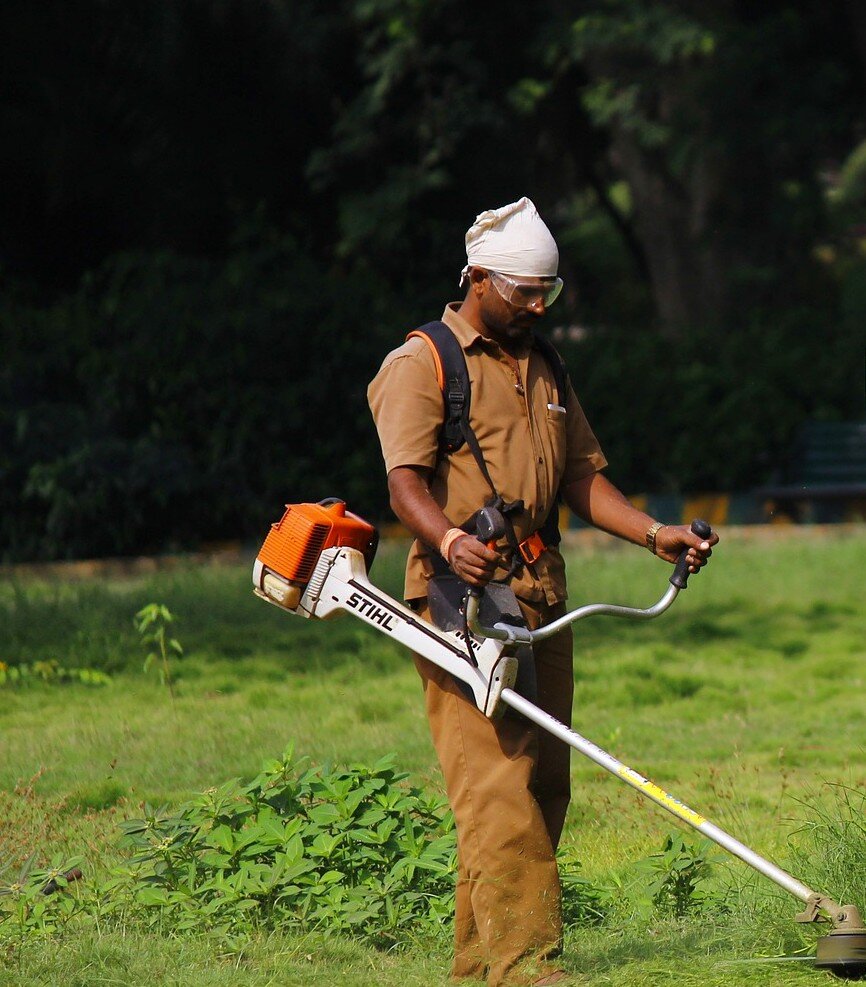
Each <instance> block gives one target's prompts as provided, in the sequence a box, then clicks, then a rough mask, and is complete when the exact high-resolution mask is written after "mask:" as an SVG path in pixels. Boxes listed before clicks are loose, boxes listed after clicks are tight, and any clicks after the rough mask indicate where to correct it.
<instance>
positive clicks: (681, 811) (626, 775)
mask: <svg viewBox="0 0 866 987" xmlns="http://www.w3.org/2000/svg"><path fill="white" fill-rule="evenodd" d="M617 774H618V775H619V776H620V778H622V779H623V780H625V781H627V782H628V783H629V784H630V785H632V786H634V787H635V788H637V789H638V790H639V791H641V792H643V793H644V794H645V795H649V797H650V798H651V799H654V800H655V801H656V802H658V804H659V805H663V806H664V807H665V808H666V809H667V810H668V811H670V812H672V813H673V814H674V815H675V816H679V817H680V819H684V820H685V821H686V822H687V823H691V824H692V826H703V824H704V823H705V822H706V819H704V817H703V816H702V815H699V814H698V813H697V812H695V811H694V809H690V808H689V807H688V806H687V805H684V804H683V803H682V802H680V800H679V799H675V798H674V797H673V795H668V793H667V792H666V791H665V790H664V789H662V788H659V786H658V785H656V784H654V783H653V782H651V781H650V780H649V779H648V778H644V776H643V775H639V774H638V773H637V771H634V770H633V769H632V768H627V767H626V766H625V765H624V764H623V765H621V766H620V767H619V769H618V770H617Z"/></svg>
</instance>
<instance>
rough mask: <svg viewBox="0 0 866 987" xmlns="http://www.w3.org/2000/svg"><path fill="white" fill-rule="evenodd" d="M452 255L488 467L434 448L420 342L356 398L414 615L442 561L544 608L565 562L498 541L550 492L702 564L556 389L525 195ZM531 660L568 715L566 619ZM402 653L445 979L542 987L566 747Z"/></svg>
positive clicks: (544, 279) (538, 254) (438, 400)
mask: <svg viewBox="0 0 866 987" xmlns="http://www.w3.org/2000/svg"><path fill="white" fill-rule="evenodd" d="M466 250H467V265H466V267H465V268H464V270H463V273H462V276H461V286H464V285H465V287H466V295H465V297H464V299H463V301H462V302H454V303H451V304H449V305H448V306H447V308H446V309H445V313H444V315H443V316H442V321H443V322H444V323H445V324H446V325H447V326H448V327H449V329H450V330H451V331H452V332H453V333H454V336H455V337H456V339H457V341H458V342H459V344H460V346H461V347H462V350H463V355H464V357H465V360H466V366H467V369H468V372H469V377H470V380H471V407H470V416H471V417H470V426H471V429H472V431H473V432H474V433H475V437H476V439H477V444H478V447H479V448H480V452H481V456H482V457H483V464H484V466H485V467H486V471H487V474H488V475H487V476H485V475H484V469H483V468H482V467H481V466H480V465H479V462H478V459H477V457H476V455H474V454H473V450H472V448H471V443H469V442H468V441H467V442H466V443H464V444H463V445H462V446H461V447H460V448H459V449H457V450H456V451H454V452H451V453H448V454H443V452H442V447H441V445H440V435H441V431H442V427H443V418H444V406H443V394H442V390H441V389H440V384H439V382H438V381H437V366H436V356H435V354H434V352H433V350H432V349H431V347H430V346H429V345H428V343H427V342H426V341H425V339H423V338H419V337H413V338H410V339H409V340H408V341H407V342H406V343H405V344H404V345H403V346H401V347H399V349H396V350H394V351H393V352H392V353H390V354H389V355H388V356H387V357H386V359H385V361H384V363H383V364H382V367H381V369H380V371H379V373H378V374H377V376H376V378H375V379H374V380H373V381H372V383H371V384H370V387H369V390H368V399H369V403H370V408H371V410H372V412H373V416H374V419H375V421H376V426H377V429H378V432H379V438H380V441H381V444H382V452H383V455H384V458H385V465H386V469H387V471H388V489H389V492H390V497H391V505H392V507H393V509H394V512H395V513H396V515H397V517H398V518H400V520H401V521H402V522H403V523H404V524H405V525H406V527H407V528H408V529H409V530H410V531H411V532H412V534H413V535H414V536H415V538H416V541H415V543H414V544H413V546H412V549H411V552H410V555H409V559H408V563H407V569H406V587H405V596H406V599H407V601H409V603H410V605H411V606H413V607H414V608H415V609H416V610H417V611H418V612H419V613H420V614H421V616H423V617H425V618H426V619H430V610H429V606H428V600H427V597H428V582H429V580H430V579H431V578H433V577H434V572H435V571H440V572H441V570H442V569H443V568H444V567H445V566H446V565H447V566H448V567H450V570H451V571H452V572H453V573H454V574H455V575H456V576H457V577H459V579H461V580H462V581H463V582H465V583H466V584H468V585H469V586H484V585H486V584H487V583H488V582H489V581H490V580H491V579H494V578H496V579H503V578H505V579H507V580H508V583H509V585H510V586H511V588H512V589H513V591H514V593H515V594H516V596H517V599H518V602H519V604H520V608H521V610H522V612H523V614H524V617H525V618H526V620H527V623H528V625H529V626H530V627H532V628H534V627H538V626H541V625H543V624H547V623H549V622H550V621H551V620H553V619H555V618H556V617H558V616H561V615H562V614H563V613H564V612H565V599H566V585H565V565H564V562H563V559H562V556H561V555H560V553H559V551H558V550H557V548H556V545H555V544H553V543H550V544H541V545H539V543H538V541H537V540H536V541H535V542H534V543H533V549H534V550H533V551H532V552H531V553H529V554H528V557H529V558H533V557H534V556H535V555H537V556H538V557H537V558H535V559H534V561H533V562H531V563H529V562H524V563H523V564H522V565H517V567H516V569H515V566H514V565H513V564H512V563H513V562H514V560H515V554H516V553H515V551H514V548H513V546H514V545H515V544H516V543H517V542H520V543H523V542H524V541H525V540H526V539H528V538H529V537H530V536H533V535H534V534H535V533H537V532H538V531H539V529H542V528H543V526H544V522H545V520H546V519H547V518H548V515H549V514H550V512H551V511H556V509H557V507H556V498H557V492H559V493H560V495H561V496H562V498H563V499H564V500H565V503H566V504H567V505H568V506H569V507H570V508H571V510H573V511H574V512H575V513H576V514H577V515H579V516H580V517H582V518H584V519H585V520H586V521H588V522H589V523H591V524H593V525H595V526H596V527H598V528H601V529H603V530H604V531H607V532H609V533H611V534H613V535H617V536H618V537H620V538H624V539H626V540H628V541H631V542H634V543H635V544H637V545H646V546H647V547H648V548H650V550H651V551H653V552H654V553H655V554H656V555H658V556H660V557H661V558H663V559H665V560H666V561H668V562H675V561H676V559H677V557H678V556H679V554H680V552H681V551H682V550H683V549H686V550H687V551H688V560H689V563H690V567H691V569H692V571H695V570H696V569H697V568H699V567H700V566H702V565H704V564H705V562H706V560H707V557H708V556H709V555H710V554H711V550H710V546H711V544H714V543H715V542H716V541H717V540H718V539H717V538H716V537H715V536H713V537H712V538H711V539H710V540H709V541H702V540H701V539H700V538H698V537H697V536H695V535H694V534H692V533H691V531H690V530H689V529H688V528H687V527H684V526H672V525H662V524H661V523H660V522H656V521H654V520H653V518H651V517H649V516H648V515H647V514H644V513H643V512H642V511H639V510H637V509H636V508H635V507H634V506H632V505H631V504H630V503H629V501H628V500H627V499H626V498H625V497H624V496H623V495H622V494H621V493H620V492H619V491H618V490H617V489H616V487H614V486H613V484H611V483H610V482H609V481H608V480H607V479H606V478H605V477H604V476H603V475H602V473H601V472H600V471H601V470H602V469H603V468H604V467H605V466H606V465H607V462H606V460H605V458H604V456H603V454H602V452H601V449H600V448H599V445H598V442H597V441H596V438H595V436H594V435H593V433H592V430H591V429H590V427H589V424H588V422H587V420H586V418H585V416H584V414H583V411H582V409H581V407H580V404H579V403H578V400H577V397H576V396H575V394H574V391H573V390H572V388H571V385H570V383H569V384H568V385H567V387H566V392H565V394H564V395H559V394H557V390H556V386H555V384H556V374H555V372H554V369H553V368H552V367H551V365H550V363H549V361H548V360H547V359H546V358H545V356H544V354H543V350H542V348H540V346H539V343H538V342H537V340H536V339H535V337H534V330H535V328H536V326H537V325H538V323H539V321H540V320H541V318H542V317H543V316H544V314H545V311H546V308H547V306H548V305H550V304H552V303H553V301H554V300H555V298H556V296H557V295H558V293H559V291H560V289H561V287H562V282H561V280H560V279H559V278H558V276H557V269H558V263H559V254H558V250H557V247H556V243H555V241H554V239H553V236H552V235H551V233H550V231H549V230H548V228H547V226H546V225H545V224H544V222H543V220H542V219H541V217H540V216H539V214H538V212H537V210H536V208H535V206H534V205H533V203H532V202H531V201H530V200H529V199H527V198H522V199H520V200H519V201H518V202H514V203H511V204H510V205H507V206H503V207H502V208H500V209H494V210H490V211H487V212H484V213H482V214H481V215H479V216H478V218H477V219H476V221H475V224H474V225H473V226H472V227H471V228H470V229H469V230H468V232H467V234H466ZM492 488H495V490H496V492H497V493H498V494H499V495H500V496H501V498H502V501H503V502H506V503H513V502H521V503H520V504H519V505H518V508H515V509H514V510H512V511H511V512H509V520H510V522H511V523H512V525H513V537H512V538H510V539H508V540H503V542H502V545H501V546H500V545H497V550H493V549H491V548H489V547H487V546H486V545H485V544H483V543H482V542H481V541H479V540H478V539H476V538H475V537H474V536H473V535H470V534H467V533H466V531H464V530H463V529H462V528H460V527H458V525H463V524H464V523H465V522H466V521H467V519H469V518H471V517H472V515H473V514H474V513H475V512H476V511H477V510H478V509H479V508H480V507H481V506H482V505H483V504H484V503H485V502H487V501H489V500H490V498H491V489H492ZM543 530H545V531H546V530H548V529H547V528H544V529H543ZM553 541H555V539H553ZM539 553H540V554H539ZM437 555H438V556H439V557H440V558H439V559H437V558H436V556H437ZM440 559H441V561H440ZM534 661H535V672H536V680H537V702H538V705H540V706H541V707H542V708H543V709H545V710H547V711H548V712H549V713H551V714H552V715H553V716H555V717H556V718H557V719H558V720H560V721H562V722H563V723H567V724H570V722H571V701H572V693H573V674H572V637H571V630H570V628H566V629H564V630H563V631H562V632H560V633H559V634H557V635H555V636H554V637H553V638H551V639H549V640H547V641H544V642H541V643H540V644H538V645H536V647H535V649H534ZM415 662H416V666H417V668H418V671H419V673H420V675H421V678H422V680H423V683H424V692H425V701H426V707H427V714H428V719H429V722H430V728H431V733H432V737H433V742H434V745H435V747H436V752H437V755H438V757H439V762H440V764H441V767H442V770H443V774H444V776H445V783H446V788H447V792H448V798H449V801H450V803H451V806H452V809H453V810H454V814H455V818H456V822H457V840H458V858H459V872H458V881H457V903H456V916H455V957H454V964H453V967H452V976H453V977H454V978H463V977H476V978H484V977H485V976H486V977H487V983H488V985H489V987H496V985H499V984H535V985H539V987H540V985H546V984H555V983H559V982H560V981H562V980H564V979H566V975H565V974H564V973H563V971H562V970H559V969H558V968H557V967H556V965H555V963H553V962H552V960H553V959H554V958H555V957H556V955H557V954H558V953H559V951H560V949H561V940H562V919H561V912H560V888H559V878H558V874H557V869H556V861H555V856H554V855H555V851H556V846H557V844H558V842H559V837H560V834H561V832H562V827H563V823H564V820H565V812H566V807H567V805H568V801H569V794H570V793H569V748H568V747H567V746H566V745H565V744H563V743H562V742H561V741H559V740H557V739H555V738H554V737H552V736H551V735H549V734H547V733H546V732H545V731H541V730H538V729H537V728H536V727H535V726H534V725H532V724H530V723H529V722H528V721H526V720H525V719H524V718H522V717H520V716H518V715H511V714H509V715H506V716H505V717H503V718H502V719H501V720H499V721H497V722H492V721H490V720H488V719H487V718H486V717H485V716H484V715H483V714H482V713H481V712H479V711H478V710H477V709H476V708H475V706H474V705H473V704H472V703H471V702H470V700H469V699H467V697H466V696H465V694H464V693H463V692H462V691H461V689H460V688H459V686H458V685H456V684H455V682H454V680H453V679H452V678H451V677H450V676H449V675H448V674H447V673H446V672H444V671H443V670H442V669H440V668H439V667H438V666H436V665H434V664H432V663H431V662H429V661H427V660H426V659H424V658H422V657H421V656H416V658H415Z"/></svg>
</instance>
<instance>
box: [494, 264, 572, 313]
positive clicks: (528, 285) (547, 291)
mask: <svg viewBox="0 0 866 987" xmlns="http://www.w3.org/2000/svg"><path fill="white" fill-rule="evenodd" d="M488 273H489V274H490V280H491V281H492V282H493V286H494V287H495V288H496V290H497V291H498V292H499V294H500V295H501V296H502V297H503V298H504V299H505V301H507V302H508V303H509V304H510V305H514V306H516V307H517V308H529V306H530V305H532V304H534V303H535V302H537V301H539V300H540V301H541V302H543V304H544V307H545V308H547V306H548V305H552V304H553V303H554V302H555V301H556V299H557V298H558V297H559V293H560V292H561V291H562V278H539V280H537V281H519V280H518V279H517V278H512V277H509V276H508V275H507V274H500V273H499V271H489V272H488Z"/></svg>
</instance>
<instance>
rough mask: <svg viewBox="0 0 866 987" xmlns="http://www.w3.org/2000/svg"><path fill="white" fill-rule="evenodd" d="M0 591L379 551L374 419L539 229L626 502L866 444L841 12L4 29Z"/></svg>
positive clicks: (860, 44)
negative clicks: (840, 425)
mask: <svg viewBox="0 0 866 987" xmlns="http://www.w3.org/2000/svg"><path fill="white" fill-rule="evenodd" d="M0 38H2V42H0V44H2V51H0V54H2V57H0V82H2V85H0V133H2V139H3V148H4V153H3V155H2V157H0V184H2V188H3V190H4V195H3V196H2V199H0V347H2V349H0V352H2V360H0V559H3V560H7V561H9V560H24V559H35V558H57V557H75V556H82V555H111V554H126V553H133V552H157V551H163V550H167V549H178V548H189V547H195V546H199V545H201V544H202V543H204V542H209V541H220V540H224V539H238V538H241V539H247V538H249V539H253V540H255V539H256V538H258V537H260V536H261V533H262V530H263V525H265V524H266V523H267V521H269V520H272V519H273V518H274V517H275V516H277V514H278V513H279V510H280V505H281V504H282V503H284V502H291V501H295V500H309V499H318V498H320V497H324V496H328V495H334V494H336V495H340V496H342V497H344V498H345V499H347V500H348V501H349V502H350V505H351V506H352V507H353V509H355V510H357V511H359V512H361V513H364V514H366V515H368V516H370V517H372V518H375V519H385V518H387V517H388V508H387V504H386V497H385V482H384V475H383V469H382V466H381V459H380V456H379V451H378V445H377V441H376V437H375V432H374V429H373V427H372V423H371V421H370V418H369V413H368V411H367V406H366V399H365V389H366V385H367V382H368V381H369V379H370V378H371V377H372V376H373V374H374V373H375V371H376V368H377V367H378V365H379V363H380V362H381V359H382V357H383V356H384V355H385V353H386V352H387V351H388V350H389V349H390V348H391V347H392V346H394V345H397V344H398V343H399V342H400V340H401V339H402V338H403V336H404V334H405V332H406V331H407V329H409V328H411V327H412V326H414V325H417V324H420V323H422V322H425V321H427V320H429V319H430V318H434V317H436V316H438V314H439V313H440V312H441V309H442V307H443V305H444V303H445V302H446V301H448V300H451V299H453V298H454V297H455V296H456V295H457V287H456V280H457V274H458V272H459V270H460V268H461V267H462V265H463V263H464V260H465V255H464V252H463V234H464V232H465V230H466V228H467V227H468V226H469V225H470V224H471V222H472V220H473V219H474V217H475V215H476V213H478V212H479V211H481V210H482V209H485V208H489V207H491V206H495V205H500V204H503V203H504V202H507V201H511V200H513V199H516V198H518V197H519V196H520V195H524V194H526V195H530V196H531V197H532V198H533V199H534V200H535V202H536V203H537V205H538V206H539V208H540V209H541V211H542V214H543V215H544V216H545V218H546V219H547V220H548V223H549V225H550V226H551V227H552V228H553V230H554V232H555V234H556V236H557V238H558V240H559V243H560V247H561V269H562V273H563V276H564V277H565V279H566V282H567V290H566V292H565V293H564V295H563V299H562V301H561V302H558V303H557V306H556V308H555V309H553V310H552V311H551V313H550V315H549V317H548V321H549V323H550V327H551V329H552V330H553V333H554V337H555V339H556V341H557V344H558V345H559V346H560V348H561V350H562V352H563V354H564V355H565V357H566V359H567V361H568V363H569V367H570V370H571V373H572V376H573V378H574V381H575V384H576V386H577V388H578V391H579V393H580V395H581V398H582V400H583V402H584V405H585V407H586V409H587V411H588V413H589V416H590V419H591V421H592V422H593V424H594V426H595V428H596V430H597V432H598V433H599V435H600V437H601V439H602V442H603V445H604V447H605V450H606V452H607V454H608V458H609V459H610V460H611V464H612V465H611V476H612V478H613V479H614V480H615V481H616V482H618V483H619V484H620V485H622V486H623V487H624V489H626V490H627V491H629V492H639V491H646V490H652V491H664V492H672V491H696V490H719V489H727V490H747V489H749V488H751V487H753V486H754V485H756V484H758V483H760V482H762V481H763V480H765V479H766V478H768V477H769V476H771V475H772V473H773V471H774V470H775V469H776V468H777V467H778V465H779V463H780V462H782V461H783V459H784V455H785V451H786V448H787V446H788V443H789V442H790V439H791V436H792V435H793V433H794V431H795V429H796V428H797V426H798V425H799V424H800V423H801V422H802V421H803V420H805V419H807V418H821V419H831V420H832V419H852V418H862V417H863V416H864V413H866V412H864V330H863V324H864V318H866V250H864V242H866V239H864V238H866V145H864V143H863V141H864V138H866V132H864V121H866V117H864V81H866V14H864V13H863V9H862V7H861V5H859V4H856V3H854V2H853V0H852V2H846V0H829V2H821V3H818V2H817V0H801V2H796V3H795V2H782V0H768V2H767V3H763V4H760V5H754V4H750V5H747V4H744V3H736V2H731V0H709V2H702V3H700V4H697V3H692V2H687V0H681V2H662V0H578V2H569V3H563V2H559V0H546V2H544V3H539V4H536V5H534V6H533V8H532V12H531V15H530V13H528V11H527V8H526V5H525V4H517V3H516V2H511V0H505V2H498V3H496V4H493V3H490V2H488V0H480V2H478V3H476V4H472V5H467V4H459V3H457V2H456V0H442V2H433V0H411V2H406V0H399V2H398V0H335V2H334V3H330V4H321V3H316V2H313V0H292V2H290V0H268V2H265V0H217V2H214V0H210V2H206V0H148V2H146V3H145V2H131V3H125V4H120V5H118V4H115V3H110V2H108V0H76V2H73V3H60V2H59V0H55V2H53V3H51V2H49V3H45V4H37V5H33V4H30V5H17V6H7V7H6V8H4V10H3V12H2V14H0Z"/></svg>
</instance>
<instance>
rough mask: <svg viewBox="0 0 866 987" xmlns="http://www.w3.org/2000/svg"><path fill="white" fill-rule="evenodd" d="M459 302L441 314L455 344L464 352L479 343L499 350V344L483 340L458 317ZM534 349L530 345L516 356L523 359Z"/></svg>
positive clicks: (479, 334)
mask: <svg viewBox="0 0 866 987" xmlns="http://www.w3.org/2000/svg"><path fill="white" fill-rule="evenodd" d="M460 304H461V303H460V302H449V303H448V304H447V305H446V306H445V311H444V313H443V314H442V321H443V322H444V323H445V325H446V326H448V328H449V329H450V330H451V331H452V332H453V333H454V335H455V336H456V337H457V342H458V343H460V345H461V346H462V347H463V349H464V350H468V349H469V347H470V346H472V344H473V343H480V344H481V345H482V346H490V347H494V348H495V349H496V350H497V351H498V350H499V344H498V343H497V342H495V340H492V339H485V337H484V336H482V335H481V333H480V332H479V331H478V330H477V329H474V328H473V327H472V326H471V325H470V324H469V323H468V322H467V321H466V319H464V318H463V316H462V315H460V314H459V313H458V311H457V309H458V308H460ZM534 348H535V343H534V342H533V343H532V346H530V347H529V348H528V349H526V350H523V351H522V352H521V353H519V354H518V356H519V357H521V358H522V357H525V356H526V355H527V354H528V352H529V350H530V349H534Z"/></svg>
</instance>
